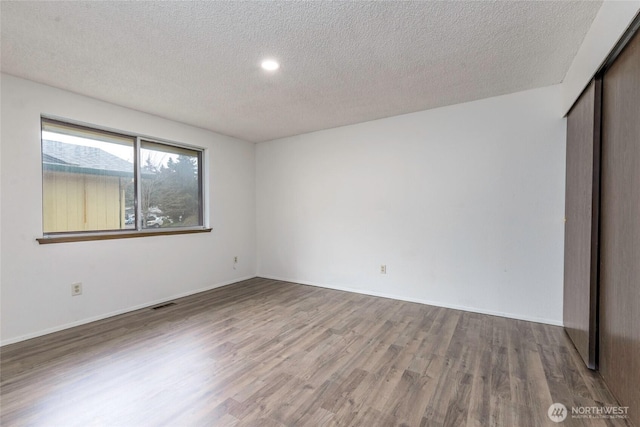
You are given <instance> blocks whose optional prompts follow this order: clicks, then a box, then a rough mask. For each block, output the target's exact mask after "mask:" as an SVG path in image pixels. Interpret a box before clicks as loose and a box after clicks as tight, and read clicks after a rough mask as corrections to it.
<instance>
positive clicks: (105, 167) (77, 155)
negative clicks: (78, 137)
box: [42, 139, 133, 177]
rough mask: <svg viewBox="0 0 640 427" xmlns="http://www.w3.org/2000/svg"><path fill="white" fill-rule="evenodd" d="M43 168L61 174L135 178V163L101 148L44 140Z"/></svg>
mask: <svg viewBox="0 0 640 427" xmlns="http://www.w3.org/2000/svg"><path fill="white" fill-rule="evenodd" d="M42 167H43V169H45V170H53V171H59V172H71V173H84V174H90V175H111V176H127V177H131V176H133V163H131V162H128V161H126V160H124V159H121V158H120V157H118V156H114V155H113V154H110V153H107V152H106V151H104V150H101V149H100V148H95V147H85V146H83V145H75V144H67V143H65V142H58V141H49V140H46V139H45V140H42Z"/></svg>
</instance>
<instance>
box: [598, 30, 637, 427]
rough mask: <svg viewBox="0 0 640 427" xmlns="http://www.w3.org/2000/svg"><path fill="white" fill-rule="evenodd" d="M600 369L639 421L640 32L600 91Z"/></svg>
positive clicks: (608, 383) (627, 47)
mask: <svg viewBox="0 0 640 427" xmlns="http://www.w3.org/2000/svg"><path fill="white" fill-rule="evenodd" d="M602 97H603V98H602V99H603V104H602V114H603V121H602V204H601V223H600V227H601V229H600V233H601V234H600V325H599V327H600V354H599V364H600V373H601V375H602V377H603V378H604V380H605V382H606V383H607V385H608V386H609V388H610V389H611V391H612V392H613V394H614V395H615V396H616V397H617V398H618V400H619V401H620V403H621V405H623V406H629V417H630V419H631V421H632V422H633V423H634V424H635V425H636V426H640V35H639V34H636V36H635V37H634V39H632V40H631V42H630V43H629V44H628V45H627V46H626V47H625V49H624V50H623V51H622V53H621V54H620V56H618V58H617V59H616V60H615V62H614V63H613V65H612V66H611V67H610V68H609V69H608V70H607V71H606V72H605V75H604V78H603V94H602Z"/></svg>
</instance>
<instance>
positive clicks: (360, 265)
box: [256, 86, 566, 324]
mask: <svg viewBox="0 0 640 427" xmlns="http://www.w3.org/2000/svg"><path fill="white" fill-rule="evenodd" d="M380 102H384V100H380ZM561 104H562V103H561V88H560V86H553V87H547V88H542V89H535V90H531V91H527V92H521V93H515V94H511V95H506V96H501V97H496V98H490V99H485V100H480V101H475V102H470V103H466V104H459V105H454V106H450V107H445V108H440V109H434V110H429V111H423V112H418V113H413V114H407V115H403V116H397V117H391V118H387V119H382V120H376V121H372V122H367V123H361V124H357V125H352V126H346V127H341V128H336V129H331V130H325V131H319V132H314V133H310V134H306V135H300V136H295V137H290V138H285V139H280V140H275V141H271V142H266V143H261V144H258V145H257V149H256V170H257V172H256V179H257V224H258V226H257V230H258V243H257V244H258V275H259V276H262V277H269V278H277V279H284V280H290V281H295V282H300V283H308V284H316V285H320V286H325V287H329V288H337V289H346V290H351V291H356V292H362V293H367V294H372V295H382V296H390V297H393V298H398V299H404V300H410V301H418V302H425V303H429V304H434V305H439V306H445V307H458V308H463V309H468V310H471V311H478V312H484V313H493V314H498V315H504V316H507V317H514V318H521V319H528V320H535V321H541V322H546V323H551V324H561V322H562V282H563V232H564V227H563V217H564V182H565V178H564V173H565V132H566V123H565V120H564V119H563V118H562V116H561ZM381 264H386V265H387V274H386V275H381V274H380V273H379V269H380V265H381Z"/></svg>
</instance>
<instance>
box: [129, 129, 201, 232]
mask: <svg viewBox="0 0 640 427" xmlns="http://www.w3.org/2000/svg"><path fill="white" fill-rule="evenodd" d="M140 157H141V161H142V165H141V196H142V199H141V200H142V206H141V207H142V215H143V218H144V221H143V227H144V228H160V227H185V226H197V225H202V216H201V215H200V212H201V209H200V206H201V197H200V194H201V191H200V179H199V177H200V152H199V151H195V150H189V149H185V148H180V147H173V146H168V145H164V144H158V143H155V142H150V141H144V140H143V141H142V142H141V143H140Z"/></svg>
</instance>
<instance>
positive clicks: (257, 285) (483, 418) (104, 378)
mask: <svg viewBox="0 0 640 427" xmlns="http://www.w3.org/2000/svg"><path fill="white" fill-rule="evenodd" d="M175 302H176V305H173V306H170V307H167V308H164V309H160V310H151V309H143V310H138V311H135V312H131V313H128V314H124V315H121V316H117V317H113V318H109V319H106V320H102V321H99V322H94V323H91V324H88V325H83V326H80V327H76V328H73V329H68V330H65V331H62V332H57V333H54V334H50V335H47V336H44V337H40V338H36V339H32V340H29V341H25V342H22V343H17V344H13V345H9V346H5V347H3V348H2V349H1V350H0V356H1V401H0V403H1V405H2V407H1V411H2V412H1V418H0V422H1V425H2V426H7V427H8V426H26V425H33V426H65V427H66V426H90V425H100V426H233V425H242V426H283V425H284V426H322V425H328V426H392V425H406V426H423V425H424V426H442V425H447V426H465V425H467V426H489V425H491V426H543V425H564V426H576V425H589V426H591V425H593V426H605V425H626V424H625V422H624V421H620V420H602V419H598V420H584V419H574V418H571V416H569V418H567V419H566V420H565V421H564V422H563V423H562V424H554V423H552V422H551V421H550V420H549V418H548V417H547V410H548V408H549V405H550V404H551V403H553V402H561V403H563V404H564V405H566V406H567V407H569V408H570V407H571V406H601V405H603V404H608V405H617V404H616V401H615V399H614V398H613V397H612V396H611V394H610V393H609V391H608V390H607V388H606V386H605V385H604V383H603V382H602V380H601V379H600V377H599V376H598V374H596V373H593V372H592V371H589V370H588V369H586V368H585V367H584V365H583V363H582V360H581V359H580V357H579V356H578V354H577V352H576V351H575V349H574V348H573V347H572V345H571V343H570V341H569V340H568V338H567V337H566V335H565V333H564V331H563V330H562V328H560V327H554V326H548V325H542V324H538V323H531V322H525V321H518V320H511V319H504V318H500V317H494V316H488V315H482V314H475V313H468V312H463V311H458V310H451V309H445V308H439V307H433V306H427V305H421V304H414V303H409V302H402V301H396V300H390V299H385V298H378V297H371V296H365V295H359V294H353V293H348V292H340V291H334V290H328V289H322V288H316V287H311V286H303V285H298V284H292V283H285V282H280V281H274V280H267V279H259V278H256V279H251V280H248V281H245V282H241V283H238V284H234V285H231V286H227V287H224V288H219V289H215V290H212V291H208V292H204V293H201V294H197V295H193V296H190V297H186V298H182V299H179V300H176V301H175ZM569 410H570V409H569Z"/></svg>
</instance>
